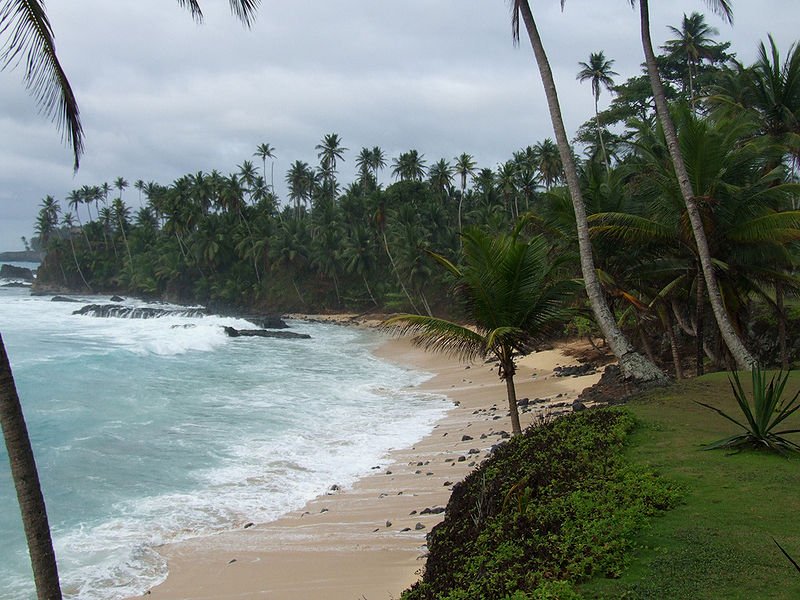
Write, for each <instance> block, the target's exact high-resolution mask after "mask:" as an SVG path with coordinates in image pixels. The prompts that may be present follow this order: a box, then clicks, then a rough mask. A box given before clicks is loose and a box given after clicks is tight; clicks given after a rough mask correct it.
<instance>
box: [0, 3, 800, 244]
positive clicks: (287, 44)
mask: <svg viewBox="0 0 800 600" xmlns="http://www.w3.org/2000/svg"><path fill="white" fill-rule="evenodd" d="M757 4H758V5H757ZM202 5H203V8H204V10H205V13H206V21H205V23H204V24H203V25H201V26H199V25H197V24H195V23H193V22H192V20H191V18H190V16H189V14H188V12H187V11H184V10H181V9H180V8H179V7H178V5H177V2H169V1H167V2H165V1H164V0H115V2H107V1H106V0H72V1H71V2H69V3H52V4H49V5H48V9H49V14H50V18H51V21H52V24H53V28H54V31H55V33H56V41H57V47H58V51H59V56H60V58H61V61H62V63H63V65H64V67H65V69H66V71H67V73H68V75H69V77H70V79H71V81H72V84H73V87H74V88H75V91H76V94H77V97H78V100H79V102H80V105H81V110H82V115H83V118H84V124H85V129H86V145H87V151H86V155H85V156H84V158H83V161H82V166H81V169H80V171H79V172H78V173H77V174H75V175H73V173H72V170H71V164H72V163H71V158H70V153H69V151H68V150H67V149H66V148H65V147H64V146H63V145H62V144H61V140H60V137H59V135H58V133H57V132H56V131H55V129H54V127H53V125H52V124H51V123H50V122H49V121H47V120H46V119H44V118H42V117H41V116H40V115H38V114H37V113H36V111H35V109H34V107H33V106H32V101H31V99H30V97H29V96H27V94H26V92H25V91H24V88H23V86H22V85H21V83H20V81H21V75H20V73H18V72H15V71H11V72H4V73H0V82H2V87H0V105H1V106H2V107H3V109H2V113H0V130H1V131H2V136H0V161H1V162H0V164H2V165H3V169H2V170H0V250H5V249H14V248H18V247H20V246H21V243H20V241H19V237H20V236H21V235H26V236H30V235H31V233H32V228H33V225H32V224H33V221H34V219H35V216H36V212H37V207H38V204H39V202H40V200H41V199H42V198H43V197H44V196H45V195H47V194H51V195H53V196H55V197H57V198H60V199H63V198H64V197H65V196H66V195H67V194H68V193H69V191H70V190H72V189H75V188H77V187H80V186H81V185H83V184H98V183H102V182H104V181H109V182H111V181H112V180H113V179H114V178H115V177H117V176H120V175H121V176H124V177H125V178H126V179H128V180H129V181H130V182H131V183H132V182H133V181H135V180H136V179H143V180H145V181H147V180H154V181H158V182H160V183H164V184H167V183H170V182H171V181H173V180H174V179H175V178H177V177H179V176H181V175H183V174H185V173H188V172H196V171H198V170H204V171H210V170H211V169H215V168H216V169H218V170H220V171H221V172H223V173H228V172H231V171H234V170H235V169H236V165H237V164H241V162H242V161H243V160H248V159H250V160H255V162H256V163H257V164H258V161H257V160H256V159H254V158H253V157H252V154H253V152H254V150H255V147H256V146H257V145H258V144H260V143H262V142H269V143H270V144H272V145H273V146H275V147H276V149H277V155H278V160H277V161H276V167H275V169H276V170H275V174H276V184H278V183H279V182H282V180H283V174H284V173H285V171H286V169H287V168H288V167H289V165H290V164H291V162H292V161H293V160H296V159H299V160H304V161H306V162H309V163H311V164H315V163H316V160H317V159H316V152H315V150H314V146H315V145H316V144H317V143H318V142H319V140H320V138H321V137H322V136H323V135H324V134H326V133H330V132H336V133H339V134H340V135H341V137H342V139H343V141H344V145H345V146H347V147H348V148H349V149H350V152H349V153H348V154H347V155H346V161H345V163H344V164H343V165H342V166H341V169H340V171H341V173H342V179H343V180H345V181H348V180H349V178H350V177H351V176H352V172H353V161H354V156H355V155H356V154H357V153H358V151H359V150H360V148H361V147H362V146H368V147H371V146H375V145H379V146H381V147H382V148H384V150H385V151H386V152H387V154H388V155H389V156H396V155H397V154H399V153H400V152H402V151H405V150H408V149H410V148H416V149H418V150H419V151H420V152H421V153H423V154H424V155H425V157H426V159H427V160H428V162H429V163H430V162H433V161H435V160H438V159H439V158H440V157H444V158H452V157H454V156H456V155H457V154H460V153H461V152H469V153H471V154H473V155H475V157H476V158H477V160H478V162H479V164H480V165H481V166H489V167H494V166H496V164H497V163H498V162H499V161H501V160H505V159H506V158H508V157H509V156H510V155H511V153H512V152H513V151H515V150H517V149H519V148H521V147H524V146H525V145H528V144H531V143H535V142H536V141H538V140H541V139H543V138H544V137H549V136H552V130H551V127H550V122H549V118H548V115H547V111H546V107H545V101H544V94H543V92H542V89H541V84H540V82H539V79H538V72H537V71H536V69H535V66H534V63H533V59H532V55H531V50H530V46H529V45H528V44H527V43H526V40H525V39H523V40H522V44H521V45H520V48H518V49H515V48H514V47H513V46H512V43H511V30H510V13H509V10H508V4H507V2H500V1H496V2H488V1H487V0H440V1H438V2H431V1H430V0H413V1H408V2H403V3H389V2H374V1H367V0H342V1H337V2H319V1H318V0H297V1H295V2H286V1H280V0H271V1H267V0H265V1H264V2H263V3H262V8H261V10H260V14H259V17H258V20H257V22H256V24H255V26H254V27H253V29H252V30H247V29H244V28H243V27H242V26H241V25H240V24H239V23H237V22H236V21H235V20H234V19H233V18H232V17H231V16H230V14H229V13H228V3H227V2H223V1H222V0H213V1H212V0H205V1H204V2H202ZM533 8H534V11H535V13H536V18H537V21H538V23H539V26H540V29H541V33H542V36H543V39H544V43H545V45H546V47H547V50H548V53H549V56H550V60H551V62H552V65H553V69H554V73H555V75H556V78H557V82H558V85H559V93H560V95H561V99H562V103H563V108H564V116H565V120H566V123H567V127H568V128H569V129H570V130H571V131H574V130H575V129H576V128H577V127H578V126H579V125H580V124H581V123H582V122H583V121H585V120H586V119H588V118H589V117H590V115H591V114H592V98H591V92H590V90H589V88H588V86H587V85H581V84H579V83H578V82H577V81H576V80H575V73H576V72H577V69H578V67H577V63H578V61H581V60H586V58H587V57H588V55H589V53H590V52H593V51H598V50H601V49H602V50H604V51H605V53H606V55H607V56H609V57H611V58H614V59H615V60H616V63H615V70H616V71H618V72H619V73H620V78H619V80H620V81H621V80H624V79H625V78H627V77H629V76H631V75H633V74H635V73H636V72H637V71H638V69H639V64H640V62H641V47H640V43H639V37H638V36H639V33H638V20H637V19H638V16H637V13H636V11H634V10H632V9H631V8H630V6H629V4H628V3H627V2H626V1H625V0H614V2H603V3H601V2H597V1H596V0H570V2H568V3H567V5H566V10H565V11H564V13H562V12H561V11H560V9H559V3H558V2H556V1H555V0H551V1H548V2H543V1H540V0H537V1H535V2H533ZM703 8H705V7H704V5H703V4H702V3H699V2H696V1H693V2H690V1H689V0H675V1H673V2H669V3H667V2H660V3H657V5H656V6H654V7H653V34H654V39H655V41H656V43H663V40H664V39H666V38H667V37H668V33H667V31H666V28H665V27H666V25H667V24H673V25H677V24H678V23H679V22H680V19H681V16H682V13H683V12H691V11H693V10H702V9H703ZM735 8H736V10H737V11H738V12H737V13H736V17H737V18H736V25H735V26H734V27H733V28H730V27H728V26H727V25H725V24H723V23H722V22H721V21H720V19H719V18H717V17H715V16H713V15H709V16H708V20H709V22H710V23H712V24H714V26H716V27H718V28H719V30H720V39H723V40H732V41H733V42H734V45H733V50H734V51H735V52H737V53H738V55H739V58H740V59H741V60H743V61H744V62H750V61H752V59H753V58H754V57H755V49H756V45H757V43H758V41H759V40H761V39H765V38H766V34H767V32H769V31H771V32H773V33H774V34H775V36H776V41H777V42H778V44H779V46H780V48H781V49H782V50H783V51H785V50H786V49H788V47H789V45H790V44H791V43H792V42H793V41H794V37H793V36H794V35H795V33H794V31H793V27H792V23H794V22H796V21H797V16H798V9H797V4H796V0H773V1H772V2H765V3H752V2H750V3H744V2H742V3H739V5H737V6H736V7H735ZM259 166H260V165H259ZM385 178H386V181H387V182H388V174H387V175H385ZM277 187H278V191H279V193H280V192H281V191H282V186H281V185H279V186H277ZM134 198H135V192H133V191H129V192H127V193H126V199H128V200H129V201H133V200H134Z"/></svg>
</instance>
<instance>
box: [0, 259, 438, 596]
mask: <svg viewBox="0 0 800 600" xmlns="http://www.w3.org/2000/svg"><path fill="white" fill-rule="evenodd" d="M15 264H17V265H18V266H30V265H24V264H22V263H15ZM4 283H7V282H6V281H3V280H0V286H2V285H3V284H4ZM51 298H52V297H51V296H43V297H34V296H31V295H30V293H29V290H28V289H25V288H15V287H0V333H2V335H3V340H4V342H5V345H6V350H7V352H8V354H9V357H10V360H11V365H12V369H13V372H14V377H15V380H16V385H17V390H18V392H19V395H20V398H21V401H22V405H23V410H24V412H25V418H26V420H27V424H28V429H29V432H30V435H31V440H32V444H33V448H34V453H35V455H36V460H37V465H38V468H39V474H40V478H41V482H42V487H43V490H44V494H45V500H46V502H47V509H48V516H49V518H50V526H51V529H52V531H53V538H54V545H55V548H56V555H57V558H58V563H59V573H60V576H61V581H62V588H63V591H64V595H65V597H67V598H73V599H80V600H100V599H102V600H114V599H120V598H126V597H129V596H135V595H140V594H142V593H144V592H145V591H146V590H147V589H149V588H150V587H152V586H153V585H155V584H157V583H158V582H160V581H162V580H163V579H164V578H165V576H166V572H167V571H166V564H165V563H164V561H163V560H162V559H161V557H160V556H159V555H158V553H157V552H156V550H155V549H156V548H157V547H158V546H159V545H160V544H163V543H167V542H174V541H178V540H181V539H187V538H190V537H195V536H198V535H204V534H210V533H213V532H216V531H222V530H227V529H235V528H241V527H242V526H243V525H244V524H245V523H247V522H256V523H258V522H266V521H270V520H273V519H275V518H277V517H279V516H280V515H282V514H285V513H286V512H289V511H291V510H296V509H299V508H301V507H302V506H303V504H304V503H305V502H306V501H308V500H310V499H311V498H314V497H316V496H317V495H320V494H323V493H325V491H326V490H328V489H329V488H330V487H331V486H332V485H334V484H337V485H340V486H342V487H345V488H346V487H347V486H349V485H351V484H352V483H353V482H354V481H356V480H357V479H358V478H359V477H360V476H363V475H365V474H367V473H369V472H370V471H371V469H372V468H373V467H375V466H378V465H380V466H385V465H386V464H387V461H388V458H387V452H388V451H389V450H390V449H392V448H400V447H405V446H409V445H412V444H413V443H415V442H416V441H417V440H419V439H420V438H422V437H423V436H424V435H425V434H427V433H428V432H430V431H431V429H432V427H433V425H434V423H435V422H436V421H437V420H438V419H440V418H441V417H442V416H443V415H444V413H445V412H446V411H447V410H448V409H449V408H450V404H449V403H448V402H446V401H445V399H444V398H443V397H439V396H434V395H430V394H426V393H423V392H420V391H419V390H418V389H416V386H418V385H419V384H420V383H422V382H423V381H425V380H426V379H427V378H429V376H430V375H429V374H426V373H421V372H416V371H413V370H409V369H405V368H402V367H400V366H397V365H394V364H391V363H388V362H386V361H383V360H381V359H378V358H376V357H375V356H374V355H373V354H372V350H374V349H375V348H376V347H377V346H378V345H379V344H380V343H381V342H382V340H383V339H385V338H384V337H382V336H381V335H380V334H379V333H377V332H374V331H367V330H361V329H357V328H350V327H341V326H336V325H324V324H314V323H307V322H299V321H297V322H290V324H291V330H290V331H293V332H296V333H307V334H309V335H311V339H291V340H286V339H270V338H243V337H240V338H230V337H227V336H226V335H225V333H224V331H223V326H231V327H235V328H238V329H247V328H254V327H255V326H253V325H252V324H249V323H247V322H245V321H241V320H238V319H235V318H228V317H218V316H202V317H198V316H196V317H191V316H183V315H180V314H173V315H170V316H163V317H160V318H153V319H130V318H113V317H106V318H101V317H93V316H84V315H73V314H72V313H73V311H75V310H76V309H78V308H81V307H82V306H84V305H85V304H92V303H108V302H109V297H108V296H104V297H91V296H83V297H75V298H76V299H77V300H78V302H75V303H72V302H53V301H52V300H51ZM123 304H125V305H130V306H157V307H159V308H170V309H176V310H178V309H180V308H181V307H174V306H169V305H163V304H158V305H152V304H147V303H145V302H142V301H138V300H134V299H126V301H125V302H124V303H123ZM0 454H1V455H2V456H0V539H2V540H3V544H1V545H0V582H2V592H0V596H1V597H2V598H3V599H4V600H16V599H19V600H28V599H30V598H34V597H35V594H34V590H33V583H32V574H31V568H30V562H29V560H28V556H27V550H26V546H25V540H24V535H23V530H22V524H21V520H20V515H19V508H18V505H17V500H16V496H15V493H14V487H13V483H12V481H11V475H10V472H9V466H8V458H7V455H6V451H5V447H4V446H3V447H2V448H0Z"/></svg>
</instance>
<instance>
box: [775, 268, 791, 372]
mask: <svg viewBox="0 0 800 600" xmlns="http://www.w3.org/2000/svg"><path fill="white" fill-rule="evenodd" d="M783 296H784V292H783V283H782V282H780V281H777V282H775V307H776V309H777V311H778V348H779V352H780V355H781V369H784V370H787V369H788V368H789V353H788V352H787V351H786V310H785V308H784V305H783Z"/></svg>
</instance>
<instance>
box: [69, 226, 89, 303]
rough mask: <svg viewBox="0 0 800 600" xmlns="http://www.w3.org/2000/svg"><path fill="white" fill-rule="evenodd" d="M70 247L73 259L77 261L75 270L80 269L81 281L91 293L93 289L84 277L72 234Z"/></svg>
mask: <svg viewBox="0 0 800 600" xmlns="http://www.w3.org/2000/svg"><path fill="white" fill-rule="evenodd" d="M69 246H70V248H71V249H72V259H73V260H74V261H75V268H76V269H78V275H80V276H81V281H83V285H85V286H86V289H87V290H89V291H90V292H91V291H92V287H91V286H90V285H89V284H88V283H87V282H86V277H84V276H83V271H82V270H81V265H80V263H79V262H78V255H77V254H76V253H75V244H74V243H73V242H72V234H70V236H69Z"/></svg>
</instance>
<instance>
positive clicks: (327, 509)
mask: <svg viewBox="0 0 800 600" xmlns="http://www.w3.org/2000/svg"><path fill="white" fill-rule="evenodd" d="M329 510H330V509H329V508H323V509H322V510H321V511H319V512H320V514H321V513H325V512H328V511H329Z"/></svg>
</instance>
